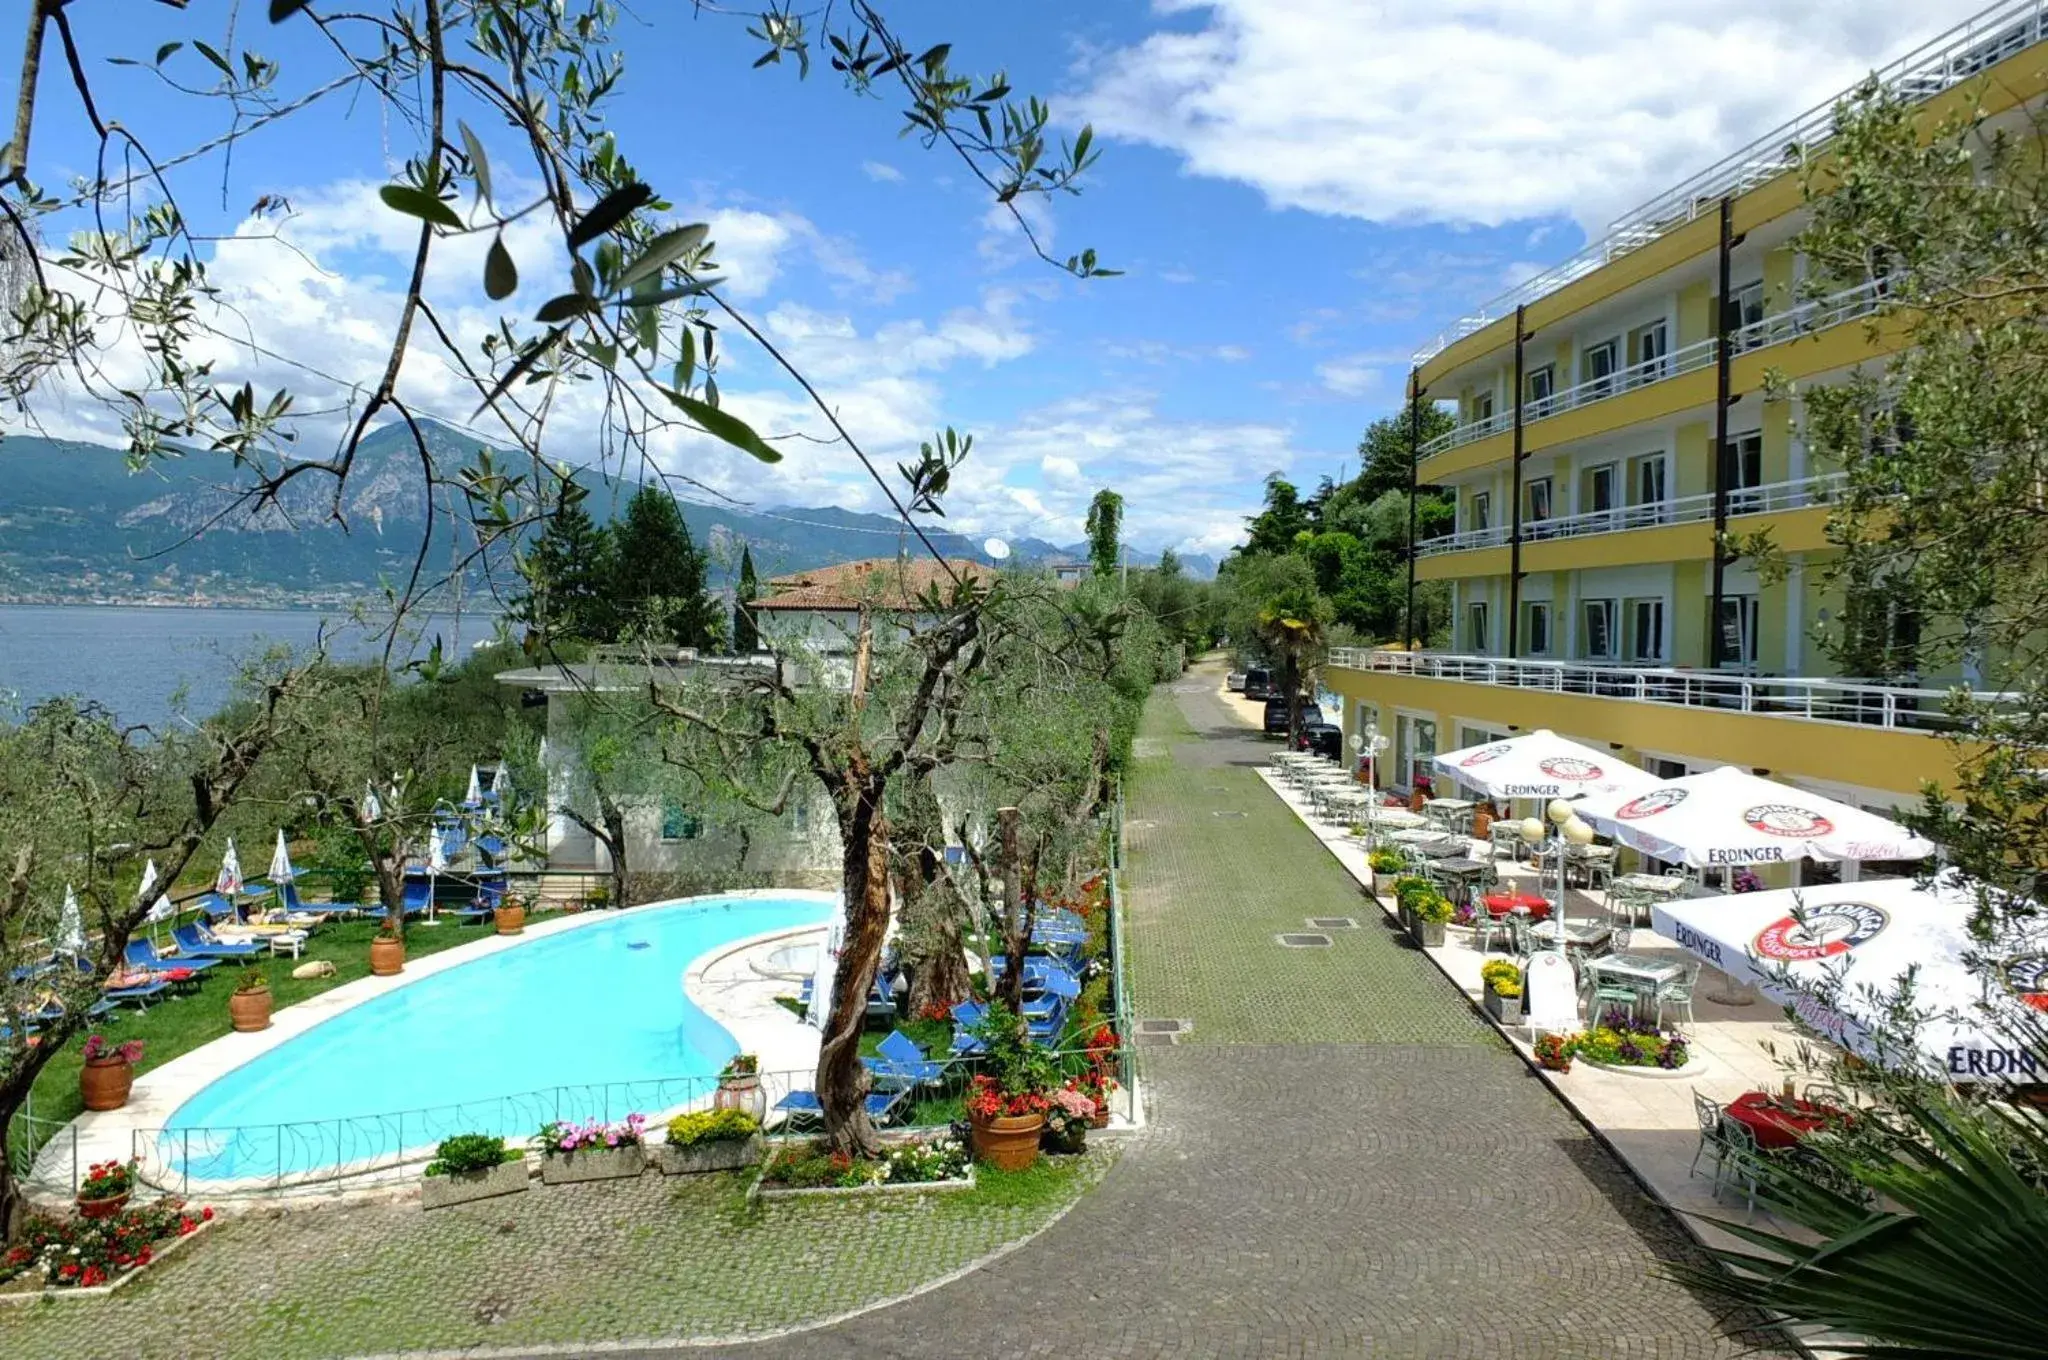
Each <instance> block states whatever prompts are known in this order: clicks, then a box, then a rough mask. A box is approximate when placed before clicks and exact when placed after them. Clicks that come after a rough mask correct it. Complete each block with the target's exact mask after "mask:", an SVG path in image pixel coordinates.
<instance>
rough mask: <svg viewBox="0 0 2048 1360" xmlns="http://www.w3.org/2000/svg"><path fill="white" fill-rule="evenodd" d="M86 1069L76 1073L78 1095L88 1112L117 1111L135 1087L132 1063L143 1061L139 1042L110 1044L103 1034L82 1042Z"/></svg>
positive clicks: (134, 1040) (133, 1040) (132, 1040)
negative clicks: (129, 1091)
mask: <svg viewBox="0 0 2048 1360" xmlns="http://www.w3.org/2000/svg"><path fill="white" fill-rule="evenodd" d="M84 1056H85V1066H84V1067H82V1068H80V1069H79V1072H78V1094H79V1098H80V1099H82V1100H83V1101H84V1102H85V1108H86V1109H88V1110H118V1109H120V1108H121V1107H122V1106H123V1105H126V1104H127V1103H128V1090H129V1088H130V1087H132V1086H133V1085H135V1064H136V1063H138V1062H141V1061H142V1041H141V1040H140V1039H130V1040H128V1041H127V1042H126V1043H121V1044H110V1043H108V1042H107V1038H106V1036H105V1035H103V1034H94V1035H91V1036H89V1037H88V1038H87V1039H86V1041H85V1050H84Z"/></svg>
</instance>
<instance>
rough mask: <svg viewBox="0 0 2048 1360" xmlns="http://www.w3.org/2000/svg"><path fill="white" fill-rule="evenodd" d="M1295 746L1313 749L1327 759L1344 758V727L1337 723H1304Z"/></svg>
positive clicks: (1302, 748) (1305, 749) (1306, 749)
mask: <svg viewBox="0 0 2048 1360" xmlns="http://www.w3.org/2000/svg"><path fill="white" fill-rule="evenodd" d="M1295 747H1296V749H1298V750H1302V751H1313V752H1314V753H1315V754H1317V755H1319V756H1321V757H1322V758H1323V759H1325V760H1342V759H1343V758H1344V729H1343V728H1341V727H1339V726H1337V725H1336V724H1335V723H1326V722H1312V723H1304V724H1303V725H1302V729H1301V737H1300V739H1299V740H1297V741H1296V742H1295Z"/></svg>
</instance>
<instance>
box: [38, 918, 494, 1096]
mask: <svg viewBox="0 0 2048 1360" xmlns="http://www.w3.org/2000/svg"><path fill="white" fill-rule="evenodd" d="M492 929H493V928H492V925H491V923H490V922H489V921H488V920H486V921H484V922H482V923H481V924H478V925H473V926H465V925H458V924H456V923H455V922H453V921H450V922H448V923H446V924H444V925H437V926H422V925H419V924H418V923H415V924H413V925H412V926H410V927H408V928H407V930H406V932H405V953H406V957H407V958H414V959H416V958H421V957H423V956H425V955H427V954H433V953H437V952H439V951H440V950H443V949H447V948H450V947H452V946H454V945H458V944H467V943H469V942H470V941H471V940H481V939H483V938H484V937H485V936H487V935H489V934H491V933H492ZM376 933H377V921H376V920H375V919H363V920H355V921H330V922H329V923H328V924H326V925H324V926H321V927H320V928H319V929H318V930H317V931H316V932H315V933H314V935H313V937H312V938H311V939H309V940H307V941H306V944H305V950H304V953H303V955H302V956H301V957H300V958H296V959H294V958H290V957H287V956H284V955H279V956H278V957H276V958H270V957H268V956H265V957H261V958H258V959H256V960H255V961H254V962H252V963H250V964H248V965H246V967H248V968H254V969H261V970H262V971H263V972H265V973H267V974H269V976H270V995H271V1005H272V1007H273V1010H274V1011H280V1010H283V1009H284V1008H285V1007H286V1006H289V1005H291V1004H292V1003H293V1002H297V1001H304V1000H305V999H306V998H307V997H309V996H317V995H319V994H320V993H321V992H324V991H327V990H328V989H330V988H333V987H339V986H340V985H341V984H342V983H344V982H350V981H353V980H354V979H356V978H359V977H367V976H369V973H370V938H371V937H372V936H373V935H375V934H376ZM314 959H327V960H329V961H331V962H332V963H333V964H334V976H333V977H325V978H304V979H301V978H295V977H293V976H292V969H294V968H297V967H298V966H299V965H300V964H302V963H307V962H310V961H312V960H314ZM243 975H244V965H240V964H236V963H223V964H221V965H220V966H219V967H217V968H209V969H207V970H206V972H204V973H203V974H201V975H200V976H201V983H200V986H199V988H198V990H196V991H192V992H187V993H186V994H185V995H183V996H180V997H177V998H175V999H166V1000H161V1001H157V1002H153V1003H152V1004H151V1005H150V1008H149V1009H148V1010H147V1011H138V1010H136V1009H134V1008H133V1007H131V1006H123V1007H121V1008H120V1009H119V1010H115V1011H110V1012H108V1013H107V1014H106V1015H103V1016H101V1017H100V1021H99V1025H98V1026H97V1028H98V1030H99V1031H100V1032H101V1033H104V1034H105V1035H106V1036H107V1038H108V1039H109V1040H113V1041H117V1042H118V1041H120V1040H124V1039H140V1040H141V1041H142V1044H143V1054H142V1061H141V1062H139V1063H137V1064H136V1066H135V1072H136V1075H137V1076H140V1075H142V1074H143V1073H145V1072H147V1071H149V1070H150V1069H151V1068H153V1067H160V1066H162V1065H163V1064H164V1063H167V1062H169V1061H170V1060H171V1059H173V1058H175V1057H177V1056H178V1055H179V1054H181V1053H189V1052H191V1051H192V1050H193V1049H195V1048H198V1047H199V1046H200V1045H201V1044H204V1043H209V1042H211V1041H212V1040H215V1039H218V1038H219V1037H220V1036H221V1035H223V1034H226V1033H228V1032H229V1031H230V1030H232V1029H233V1028H234V1026H233V1025H232V1024H230V1023H229V1021H228V996H229V994H230V993H232V992H233V991H234V990H235V984H236V983H237V982H239V981H240V980H241V978H242V977H243ZM88 1032H90V1031H88ZM84 1045H85V1035H84V1034H80V1035H79V1036H78V1037H77V1038H75V1039H74V1040H72V1042H71V1043H69V1044H67V1045H66V1046H65V1048H64V1051H63V1052H61V1053H59V1054H58V1055H57V1056H56V1057H54V1058H52V1059H50V1063H49V1066H47V1067H45V1068H44V1069H43V1071H42V1075H41V1076H39V1077H37V1078H36V1084H35V1089H34V1091H33V1093H32V1094H31V1096H30V1100H31V1105H30V1112H31V1113H32V1114H34V1115H35V1117H36V1118H37V1119H38V1120H45V1119H48V1120H56V1121H58V1122H60V1123H61V1122H63V1121H66V1120H69V1119H71V1118H73V1117H74V1116H76V1115H78V1114H79V1113H80V1112H82V1111H83V1110H84V1109H85V1105H84V1102H82V1101H81V1100H80V1099H79V1095H78V1069H79V1068H80V1067H81V1066H83V1065H84V1059H83V1058H82V1057H81V1056H80V1050H81V1049H82V1048H83V1047H84Z"/></svg>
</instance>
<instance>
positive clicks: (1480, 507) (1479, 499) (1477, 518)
mask: <svg viewBox="0 0 2048 1360" xmlns="http://www.w3.org/2000/svg"><path fill="white" fill-rule="evenodd" d="M1465 505H1466V517H1467V519H1468V520H1469V523H1467V524H1466V526H1465V527H1466V528H1467V529H1470V530H1472V531H1473V532H1474V533H1477V532H1478V531H1479V530H1481V529H1491V528H1492V527H1493V522H1492V521H1493V493H1492V492H1491V491H1475V492H1473V493H1472V498H1471V499H1470V500H1468V501H1466V502H1465Z"/></svg>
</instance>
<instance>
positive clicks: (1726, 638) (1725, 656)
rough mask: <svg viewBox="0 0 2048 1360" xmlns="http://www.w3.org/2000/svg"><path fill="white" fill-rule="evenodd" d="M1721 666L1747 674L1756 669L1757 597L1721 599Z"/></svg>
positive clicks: (1725, 597)
mask: <svg viewBox="0 0 2048 1360" xmlns="http://www.w3.org/2000/svg"><path fill="white" fill-rule="evenodd" d="M1721 664H1722V665H1723V666H1740V667H1742V668H1743V669H1745V670H1748V669H1751V668H1753V667H1754V666H1755V665H1756V596H1754V595H1723V596H1722V597H1721Z"/></svg>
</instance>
